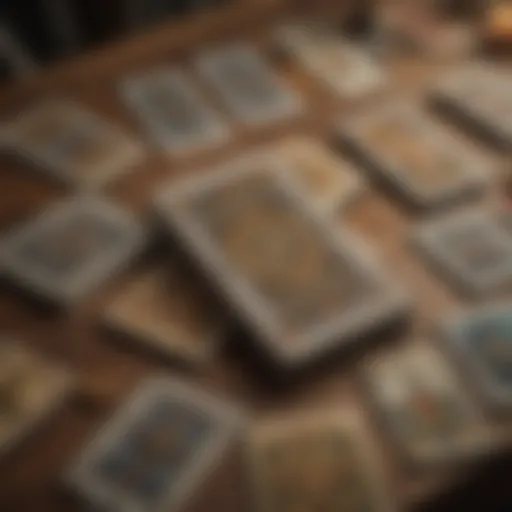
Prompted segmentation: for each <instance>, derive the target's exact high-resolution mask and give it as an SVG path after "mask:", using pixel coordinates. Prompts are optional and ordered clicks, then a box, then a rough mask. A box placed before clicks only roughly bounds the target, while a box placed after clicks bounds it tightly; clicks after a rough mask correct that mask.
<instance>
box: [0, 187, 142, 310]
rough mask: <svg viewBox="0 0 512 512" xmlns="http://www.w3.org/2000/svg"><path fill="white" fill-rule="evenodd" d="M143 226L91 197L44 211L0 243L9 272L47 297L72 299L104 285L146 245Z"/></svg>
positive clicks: (51, 298)
mask: <svg viewBox="0 0 512 512" xmlns="http://www.w3.org/2000/svg"><path fill="white" fill-rule="evenodd" d="M144 241H145V236H144V235H143V231H142V227H141V226H140V225H139V223H138V222H137V221H136V220H135V219H134V218H133V217H132V216H131V215H130V214H128V213H126V212H124V211H122V210H121V209H119V208H117V207H116V206H114V205H113V204H110V203H108V202H107V201H104V200H100V199H97V198H92V197H85V196H84V197H77V198H74V199H71V200H67V201H65V202H63V203H60V204H58V205H57V206H55V207H53V208H51V209H49V210H47V211H45V212H43V213H42V214H40V216H39V217H37V218H36V219H34V220H32V221H30V222H28V223H27V224H26V225H25V226H22V227H21V228H20V229H19V230H16V231H15V232H13V233H11V234H8V235H7V237H6V239H4V240H3V241H2V244H1V246H0V254H1V260H2V265H3V268H4V269H5V271H6V272H7V274H8V275H10V277H11V278H12V279H13V280H14V281H16V282H17V283H19V284H21V285H22V286H24V287H26V288H28V289H29V290H31V291H33V292H35V293H36V294H37V295H40V296H42V297H43V298H47V299H50V300H52V301H55V302H58V303H66V302H68V301H71V302H72V301H74V300H77V299H79V298H80V297H82V296H83V295H85V294H86V293H88V292H89V291H90V290H92V289H93V288H95V287H96V286H98V285H100V284H101V282H102V281H104V280H106V279H108V278H109V277H110V276H111V274H113V273H114V272H116V271H117V270H119V269H120V268H121V267H123V266H124V265H125V264H126V263H128V262H129V261H130V259H132V257H134V256H135V255H136V254H137V253H138V252H139V250H141V249H142V247H143V244H144Z"/></svg>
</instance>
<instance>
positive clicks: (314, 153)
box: [276, 136, 364, 215]
mask: <svg viewBox="0 0 512 512" xmlns="http://www.w3.org/2000/svg"><path fill="white" fill-rule="evenodd" d="M276 151H277V154H278V156H281V157H283V158H284V159H285V160H287V162H288V163H289V165H288V167H289V168H290V170H291V171H292V176H293V177H294V179H296V180H297V182H298V183H299V185H300V186H301V187H302V188H303V190H304V195H305V196H306V197H307V198H308V200H309V201H311V203H312V204H313V205H314V207H315V208H318V210H319V211H320V212H322V213H326V214H328V215H332V214H335V213H336V212H338V211H339V210H340V209H341V208H343V207H345V206H348V205H349V204H351V203H352V202H353V201H354V200H356V199H357V198H358V197H359V196H360V195H361V194H362V192H363V190H364V182H363V179H362V178H361V177H360V175H359V174H358V173H357V170H356V169H355V168H354V167H353V166H352V165H351V164H350V163H349V162H348V161H347V160H344V159H342V158H339V157H337V156H336V155H335V154H334V153H333V152H331V151H330V150H329V149H328V148H327V146H326V145H324V144H323V143H322V142H321V141H319V140H317V139H315V138H313V137H306V136H295V137H290V138H288V139H285V140H284V141H282V142H280V143H279V144H277V145H276Z"/></svg>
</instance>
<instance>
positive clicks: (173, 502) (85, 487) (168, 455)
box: [68, 378, 240, 512]
mask: <svg viewBox="0 0 512 512" xmlns="http://www.w3.org/2000/svg"><path fill="white" fill-rule="evenodd" d="M239 424H240V417H239V415H238V413H237V412H236V411H235V410H234V409H233V408H232V407H231V406H229V405H227V404H225V403H224V402H222V401H220V400H218V399H217V398H214V397H212V396H210V395H208V394H205V393H203V392H201V391H199V390H196V389H194V388H191V387H189V386H187V385H185V384H181V383H178V382H176V381H173V380H169V379H164V378H155V379H151V380H149V381H146V382H145V383H144V384H143V385H141V386H140V388H139V389H138V390H137V391H136V392H135V393H134V396H132V397H131V399H129V400H128V402H127V403H126V404H125V405H124V406H122V407H121V408H120V410H119V411H118V412H117V413H116V414H115V415H114V417H113V418H112V419H111V420H110V421H109V422H108V423H107V424H106V425H105V426H104V427H103V429H102V430H101V431H100V432H99V433H98V434H97V435H96V437H95V438H94V439H93V440H92V441H91V443H90V444H89V445H88V446H87V447H86V449H85V450H84V452H83V453H82V454H81V455H80V456H79V458H78V460H77V462H76V463H75V464H74V465H73V467H72V468H71V470H70V472H69V475H68V482H69V484H70V486H71V487H72V488H73V489H75V490H76V491H78V492H79V493H80V494H81V495H82V496H83V497H84V498H86V499H87V500H88V501H90V502H91V503H92V504H93V505H96V506H99V507H103V508H105V509H108V510H112V511H119V512H163V511H169V512H170V511H174V510H177V509H178V508H179V507H180V506H181V505H182V504H183V501H184V500H185V499H186V498H187V497H188V496H189V495H190V494H192V493H193V492H194V491H195V489H196V487H197V486H198V485H199V484H200V483H201V481H202V480H203V478H204V477H205V476H206V474H207V473H208V472H210V471H211V470H213V469H214V468H215V465H216V464H217V463H218V462H219V458H220V457H221V456H222V454H223V453H224V451H225V450H226V449H227V447H228V444H229V442H230V441H231V440H232V438H233V437H234V435H235V434H236V432H237V430H238V428H239V426H240V425H239Z"/></svg>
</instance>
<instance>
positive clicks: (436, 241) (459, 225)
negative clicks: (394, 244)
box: [414, 210, 512, 294]
mask: <svg viewBox="0 0 512 512" xmlns="http://www.w3.org/2000/svg"><path fill="white" fill-rule="evenodd" d="M414 238H415V241H416V243H417V245H418V246H419V248H420V250H421V251H422V252H423V254H424V255H425V256H426V257H427V258H429V259H431V260H432V261H433V262H434V263H435V264H436V265H438V266H439V267H440V269H441V270H442V271H444V272H445V273H448V274H449V276H450V277H452V278H453V279H454V280H455V281H456V282H457V283H458V284H459V285H460V286H461V287H462V288H464V289H465V290H466V291H468V292H471V293H474V294H484V293H488V292H491V291H494V290H497V289H500V288H502V287H504V286H506V285H507V284H510V282H511V281H512V239H511V238H510V236H507V234H506V232H505V231H504V230H503V229H502V228H501V227H500V226H499V225H498V223H497V222H496V220H495V218H494V216H493V215H492V214H491V213H490V212H487V211H484V210H473V211H465V212H459V213H457V214H454V215H450V216H448V217H444V218H439V219H437V220H434V221H431V222H427V223H425V224H423V225H422V226H421V227H420V228H419V229H418V230H417V232H416V234H415V236H414Z"/></svg>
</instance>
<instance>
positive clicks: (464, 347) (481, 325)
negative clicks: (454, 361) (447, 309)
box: [444, 303, 512, 412]
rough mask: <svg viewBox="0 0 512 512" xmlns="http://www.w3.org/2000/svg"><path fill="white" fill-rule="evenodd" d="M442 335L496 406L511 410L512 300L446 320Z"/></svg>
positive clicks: (491, 403) (483, 392) (489, 400)
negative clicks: (452, 319) (511, 301)
mask: <svg viewBox="0 0 512 512" xmlns="http://www.w3.org/2000/svg"><path fill="white" fill-rule="evenodd" d="M444 332H445V339H446V341H447V342H448V343H449V344H450V346H451V347H452V348H453V349H454V351H455V353H456V354H457V355H458V356H459V357H461V359H462V360H463V361H464V362H465V363H466V365H467V366H468V368H469V369H470V370H471V373H472V375H473V377H474V378H475V379H476V381H477V383H478V384H479V386H480V389H481V391H482V394H483V395H484V396H485V398H486V399H487V401H488V402H489V404H490V405H491V406H492V407H493V408H496V409H500V410H504V411H507V412H510V411H511V410H512V303H503V304H496V305H492V306H484V307H481V308H479V309H476V310H474V311H471V312H469V313H466V314H464V315H461V317H460V318H457V319H456V320H455V321H452V322H447V324H446V325H445V329H444Z"/></svg>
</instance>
